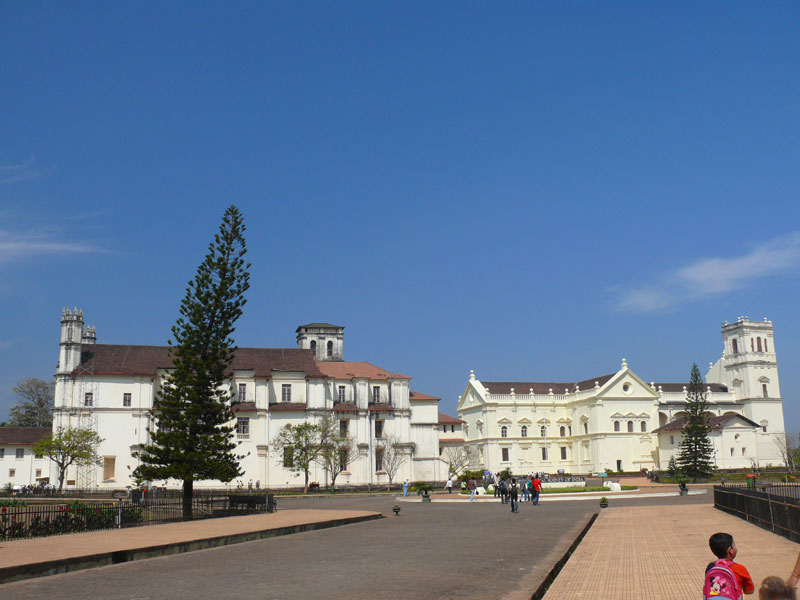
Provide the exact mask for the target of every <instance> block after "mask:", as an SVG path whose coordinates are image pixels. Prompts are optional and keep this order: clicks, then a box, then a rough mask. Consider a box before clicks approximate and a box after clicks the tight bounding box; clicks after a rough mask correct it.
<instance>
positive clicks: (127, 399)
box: [122, 394, 131, 406]
mask: <svg viewBox="0 0 800 600" xmlns="http://www.w3.org/2000/svg"><path fill="white" fill-rule="evenodd" d="M130 405H131V395H130V394H122V406H130Z"/></svg>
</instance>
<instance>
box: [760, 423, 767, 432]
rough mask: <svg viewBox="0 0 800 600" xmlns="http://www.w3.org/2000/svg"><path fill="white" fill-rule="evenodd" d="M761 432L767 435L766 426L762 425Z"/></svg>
mask: <svg viewBox="0 0 800 600" xmlns="http://www.w3.org/2000/svg"><path fill="white" fill-rule="evenodd" d="M761 431H763V432H764V433H767V426H766V425H762V426H761Z"/></svg>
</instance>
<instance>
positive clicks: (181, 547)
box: [0, 513, 384, 584]
mask: <svg viewBox="0 0 800 600" xmlns="http://www.w3.org/2000/svg"><path fill="white" fill-rule="evenodd" d="M382 518H384V517H383V515H382V514H380V513H374V514H370V515H363V516H358V517H347V518H344V519H331V520H330V521H319V522H315V523H301V524H298V525H289V526H286V527H276V528H272V529H261V530H258V531H247V532H243V533H234V534H229V535H221V536H216V537H210V538H201V539H196V540H190V541H184V542H175V543H170V544H161V545H157V546H145V547H140V548H131V549H129V550H117V551H113V552H103V553H100V554H91V555H89V554H87V555H83V556H71V557H69V558H62V559H58V560H51V561H45V562H39V563H29V564H27V565H15V566H13V567H3V568H0V584H3V583H10V582H12V581H21V580H23V579H32V578H34V577H45V576H48V575H57V574H59V573H70V572H72V571H80V570H82V569H92V568H95V567H104V566H107V565H117V564H120V563H124V562H130V561H134V560H142V559H145V558H155V557H158V556H169V555H170V554H182V553H184V552H194V551H195V550H206V549H208V548H218V547H220V546H230V545H232V544H241V543H243V542H253V541H256V540H263V539H266V538H271V537H278V536H282V535H291V534H293V533H302V532H304V531H315V530H317V529H328V528H330V527H339V526H341V525H350V524H352V523H362V522H364V521H373V520H375V519H382Z"/></svg>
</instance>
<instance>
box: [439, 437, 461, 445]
mask: <svg viewBox="0 0 800 600" xmlns="http://www.w3.org/2000/svg"><path fill="white" fill-rule="evenodd" d="M439 443H440V444H463V443H464V438H440V439H439Z"/></svg>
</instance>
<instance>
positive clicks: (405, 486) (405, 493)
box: [403, 479, 408, 496]
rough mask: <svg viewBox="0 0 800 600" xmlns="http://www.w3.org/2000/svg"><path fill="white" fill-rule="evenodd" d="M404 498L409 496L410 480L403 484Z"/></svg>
mask: <svg viewBox="0 0 800 600" xmlns="http://www.w3.org/2000/svg"><path fill="white" fill-rule="evenodd" d="M403 496H408V479H406V480H405V481H404V482H403Z"/></svg>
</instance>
